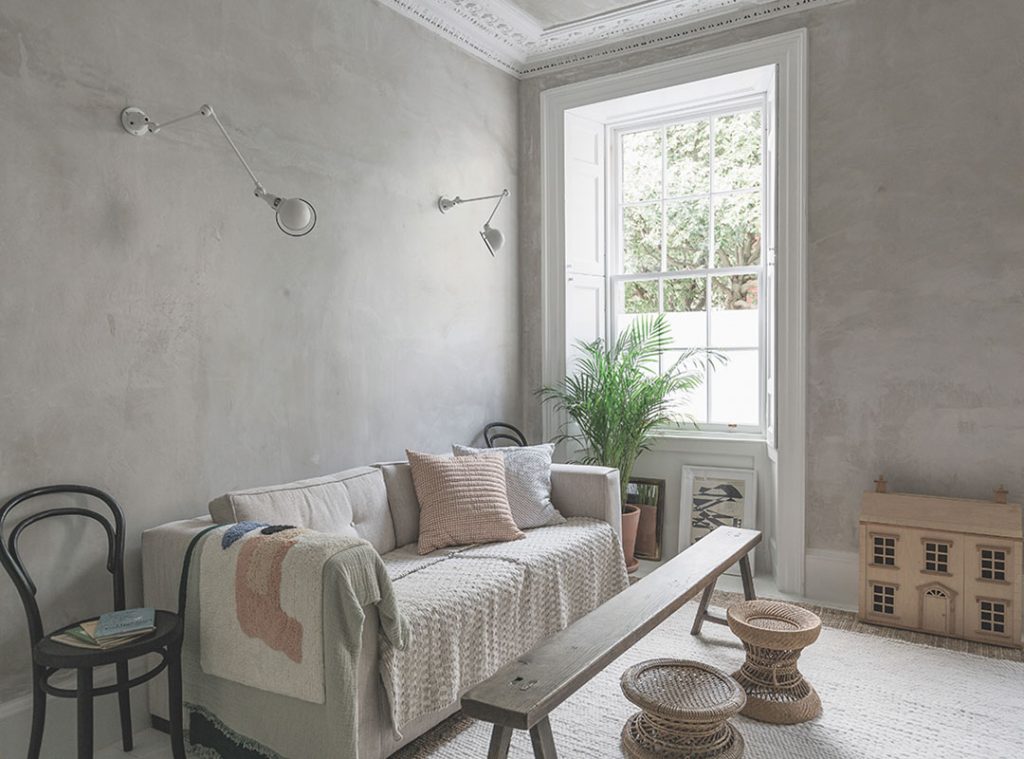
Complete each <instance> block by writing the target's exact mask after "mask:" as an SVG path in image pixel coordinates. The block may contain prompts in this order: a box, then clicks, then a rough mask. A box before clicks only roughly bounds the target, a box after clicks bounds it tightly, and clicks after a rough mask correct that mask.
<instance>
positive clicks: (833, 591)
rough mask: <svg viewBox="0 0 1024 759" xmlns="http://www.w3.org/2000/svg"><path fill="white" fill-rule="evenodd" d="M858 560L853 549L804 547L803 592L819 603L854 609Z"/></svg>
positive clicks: (858, 557) (810, 599) (855, 606)
mask: <svg viewBox="0 0 1024 759" xmlns="http://www.w3.org/2000/svg"><path fill="white" fill-rule="evenodd" d="M859 564H860V556H859V555H858V553H857V552H856V551H832V550H828V549H824V548H808V549H807V553H806V556H805V559H804V596H805V597H806V598H807V599H808V600H809V601H812V602H817V603H820V604H822V605H823V606H832V607H834V608H839V609H848V610H856V608H857V589H858V588H857V582H858V580H857V577H858V570H859Z"/></svg>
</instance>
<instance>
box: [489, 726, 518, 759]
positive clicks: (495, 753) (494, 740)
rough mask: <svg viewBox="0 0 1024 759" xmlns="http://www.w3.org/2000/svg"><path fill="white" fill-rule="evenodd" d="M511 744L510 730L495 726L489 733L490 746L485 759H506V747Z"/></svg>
mask: <svg viewBox="0 0 1024 759" xmlns="http://www.w3.org/2000/svg"><path fill="white" fill-rule="evenodd" d="M511 743H512V728H511V727H505V726H504V725H495V726H494V730H493V731H492V732H491V745H490V747H489V748H488V749H487V759H506V757H507V756H508V747H509V744H511Z"/></svg>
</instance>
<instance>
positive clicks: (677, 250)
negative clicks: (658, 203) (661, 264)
mask: <svg viewBox="0 0 1024 759" xmlns="http://www.w3.org/2000/svg"><path fill="white" fill-rule="evenodd" d="M665 223H666V224H667V226H668V228H667V229H666V230H665V240H666V249H665V257H666V261H667V267H668V271H683V270H685V269H704V268H707V265H708V202H707V201H706V200H685V201H683V202H681V203H671V204H669V205H667V206H666V207H665Z"/></svg>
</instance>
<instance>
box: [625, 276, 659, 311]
mask: <svg viewBox="0 0 1024 759" xmlns="http://www.w3.org/2000/svg"><path fill="white" fill-rule="evenodd" d="M623 304H624V306H625V312H626V313H627V314H656V313H658V281H657V280H653V279H652V280H646V281H642V282H626V283H625V298H624V299H623Z"/></svg>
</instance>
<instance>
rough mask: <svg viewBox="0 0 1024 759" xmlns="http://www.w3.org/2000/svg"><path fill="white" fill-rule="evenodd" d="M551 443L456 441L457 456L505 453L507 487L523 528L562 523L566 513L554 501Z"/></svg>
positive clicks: (453, 448) (552, 447)
mask: <svg viewBox="0 0 1024 759" xmlns="http://www.w3.org/2000/svg"><path fill="white" fill-rule="evenodd" d="M554 450H555V446H553V445H552V444H551V443H545V444H543V445H528V446H524V447H522V448H519V447H515V446H509V447H507V448H469V447H467V446H465V445H453V446H452V453H454V454H455V455H456V456H475V455H477V454H480V453H500V454H501V455H502V456H504V457H505V487H506V489H507V491H508V503H509V506H511V507H512V518H513V519H514V520H515V522H516V526H517V527H519V529H520V530H526V529H529V528H531V527H544V526H545V525H549V524H560V523H561V522H564V521H565V517H563V516H562V515H561V514H559V513H558V510H557V509H556V508H555V506H554V504H553V503H551V455H552V453H553V452H554Z"/></svg>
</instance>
